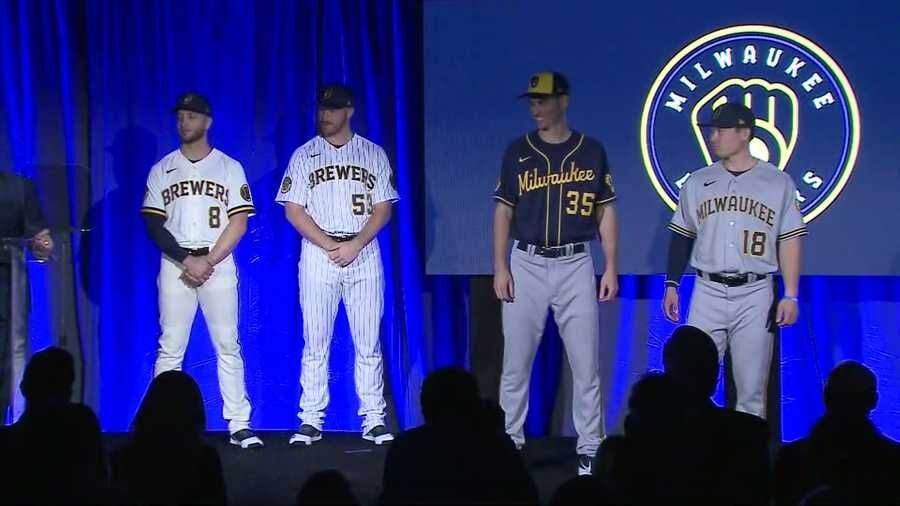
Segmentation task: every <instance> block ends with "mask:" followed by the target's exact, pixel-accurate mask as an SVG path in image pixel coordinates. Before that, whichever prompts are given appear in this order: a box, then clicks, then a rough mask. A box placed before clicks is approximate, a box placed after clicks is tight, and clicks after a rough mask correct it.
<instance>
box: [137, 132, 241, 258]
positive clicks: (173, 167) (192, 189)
mask: <svg viewBox="0 0 900 506" xmlns="http://www.w3.org/2000/svg"><path fill="white" fill-rule="evenodd" d="M141 212H142V213H150V214H158V215H160V216H164V217H165V218H166V223H165V227H166V229H168V230H169V232H171V233H172V235H173V236H175V240H176V241H178V245H179V246H181V247H184V248H205V247H209V246H212V245H213V244H215V242H216V241H217V240H218V239H219V236H220V235H222V231H223V230H225V227H226V226H227V225H228V221H229V218H230V217H231V216H234V215H235V214H237V213H241V212H249V213H250V215H252V214H253V212H254V207H253V199H252V197H251V196H250V187H249V186H248V185H247V176H246V175H245V174H244V168H243V167H242V166H241V164H240V163H239V162H238V161H237V160H234V159H233V158H231V157H229V156H228V155H226V154H225V153H223V152H221V151H219V150H218V149H213V150H212V151H210V153H209V154H208V155H206V157H205V158H203V159H202V160H200V161H198V162H196V163H193V162H191V161H190V160H188V159H187V158H185V156H184V155H183V154H182V153H181V150H178V149H176V150H175V151H172V152H171V153H169V154H168V155H166V156H165V157H163V159H162V160H160V161H159V162H157V163H156V165H154V166H153V168H151V169H150V175H149V176H148V177H147V192H146V194H145V195H144V205H143V207H142V208H141Z"/></svg>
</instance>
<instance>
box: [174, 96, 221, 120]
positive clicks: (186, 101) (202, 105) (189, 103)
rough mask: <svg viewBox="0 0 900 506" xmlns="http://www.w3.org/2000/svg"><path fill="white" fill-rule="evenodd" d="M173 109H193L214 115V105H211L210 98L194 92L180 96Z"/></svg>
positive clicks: (176, 110)
mask: <svg viewBox="0 0 900 506" xmlns="http://www.w3.org/2000/svg"><path fill="white" fill-rule="evenodd" d="M173 110H174V111H175V112H178V111H193V112H199V113H200V114H205V115H207V116H212V107H210V106H209V100H207V99H206V97H204V96H203V95H201V94H199V93H193V92H192V93H185V94H184V95H181V96H180V97H178V101H177V102H175V108H174V109H173Z"/></svg>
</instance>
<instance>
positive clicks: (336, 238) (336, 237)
mask: <svg viewBox="0 0 900 506" xmlns="http://www.w3.org/2000/svg"><path fill="white" fill-rule="evenodd" d="M325 235H327V236H328V237H329V238H330V239H331V240H332V241H334V242H347V241H352V240H353V239H355V238H356V234H338V235H331V234H325Z"/></svg>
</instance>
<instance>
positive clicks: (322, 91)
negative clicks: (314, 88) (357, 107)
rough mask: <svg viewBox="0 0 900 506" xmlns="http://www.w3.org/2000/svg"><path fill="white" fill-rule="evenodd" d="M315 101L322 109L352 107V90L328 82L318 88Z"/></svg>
mask: <svg viewBox="0 0 900 506" xmlns="http://www.w3.org/2000/svg"><path fill="white" fill-rule="evenodd" d="M316 103H318V104H319V107H322V108H323V109H343V108H345V107H353V92H351V91H350V88H347V87H346V86H344V85H341V84H329V85H327V86H323V87H321V88H319V95H318V97H316Z"/></svg>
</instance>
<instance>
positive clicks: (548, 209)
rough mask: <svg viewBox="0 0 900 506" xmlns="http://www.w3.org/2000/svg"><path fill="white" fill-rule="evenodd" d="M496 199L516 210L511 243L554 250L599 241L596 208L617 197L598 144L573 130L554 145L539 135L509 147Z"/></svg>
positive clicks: (601, 146) (530, 136)
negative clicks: (567, 137)
mask: <svg viewBox="0 0 900 506" xmlns="http://www.w3.org/2000/svg"><path fill="white" fill-rule="evenodd" d="M494 198H495V199H497V200H499V201H501V202H503V203H505V204H507V205H509V206H512V207H513V208H514V211H513V220H512V230H511V235H512V238H513V239H517V240H519V241H522V242H527V243H529V244H535V245H538V246H544V247H550V246H560V245H563V244H568V243H573V242H583V241H590V240H592V239H595V238H596V237H597V219H596V213H597V209H598V207H599V206H601V205H603V204H606V203H609V202H612V201H613V200H615V199H616V194H615V192H614V190H613V182H612V175H610V172H609V166H608V165H607V161H606V150H604V149H603V145H602V144H600V142H599V141H597V140H596V139H593V138H591V137H588V136H586V135H584V134H582V133H579V132H575V131H573V132H572V135H571V136H570V137H569V139H568V140H567V141H566V142H563V143H560V144H550V143H547V142H544V141H542V140H541V138H540V137H539V136H538V134H537V132H536V131H535V132H531V133H529V134H526V135H525V136H524V137H520V138H518V139H516V140H515V141H513V142H512V143H511V144H510V145H509V147H508V148H506V153H505V154H504V155H503V166H502V167H501V169H500V180H499V181H498V182H497V188H496V189H495V190H494Z"/></svg>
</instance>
